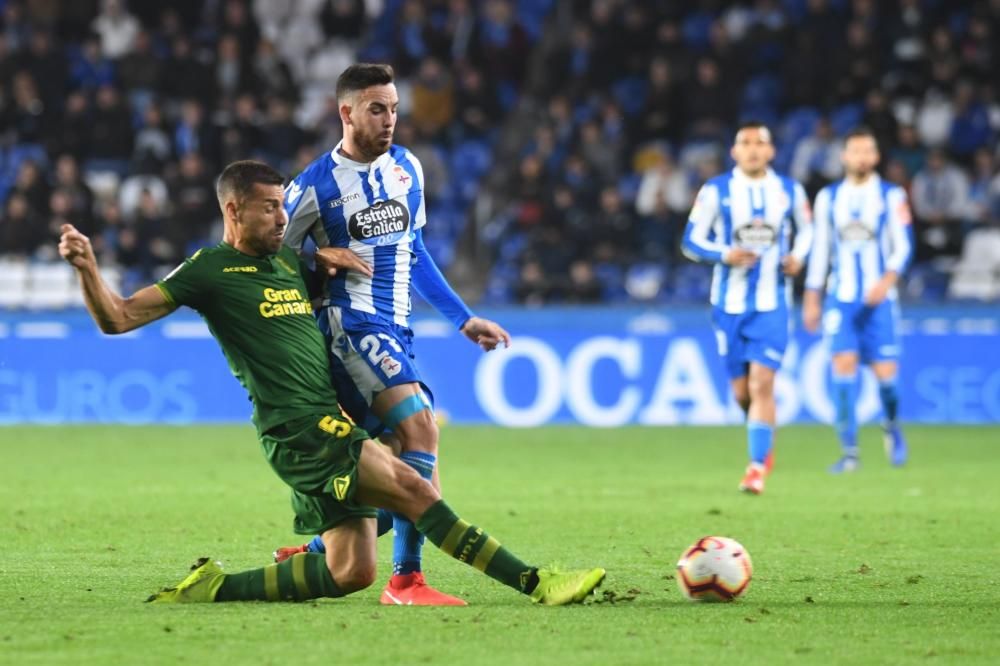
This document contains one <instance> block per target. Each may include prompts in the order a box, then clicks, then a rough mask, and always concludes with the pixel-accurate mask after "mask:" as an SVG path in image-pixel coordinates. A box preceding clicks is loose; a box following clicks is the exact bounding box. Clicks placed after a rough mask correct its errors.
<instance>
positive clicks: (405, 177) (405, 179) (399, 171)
mask: <svg viewBox="0 0 1000 666" xmlns="http://www.w3.org/2000/svg"><path fill="white" fill-rule="evenodd" d="M392 170H393V172H394V173H395V174H396V176H397V177H398V178H399V182H401V183H402V184H403V185H407V184H409V182H410V174H408V173H406V169H404V168H403V167H401V166H399V165H398V164H397V165H396V166H394V167H392Z"/></svg>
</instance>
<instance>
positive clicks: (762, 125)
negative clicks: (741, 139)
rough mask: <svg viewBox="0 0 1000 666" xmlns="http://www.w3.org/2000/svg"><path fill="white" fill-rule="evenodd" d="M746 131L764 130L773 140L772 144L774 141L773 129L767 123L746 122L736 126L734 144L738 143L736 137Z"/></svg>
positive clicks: (758, 121) (757, 121)
mask: <svg viewBox="0 0 1000 666" xmlns="http://www.w3.org/2000/svg"><path fill="white" fill-rule="evenodd" d="M745 129H755V130H764V131H766V132H767V136H768V137H769V138H770V139H771V141H772V143H773V141H774V135H773V134H772V133H771V128H770V127H768V126H767V123H765V122H762V121H760V120H744V121H743V122H741V123H740V124H739V125H737V126H736V132H734V133H733V141H734V142H735V141H736V137H738V136H739V135H740V132H742V131H743V130H745Z"/></svg>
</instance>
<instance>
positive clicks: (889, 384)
mask: <svg viewBox="0 0 1000 666" xmlns="http://www.w3.org/2000/svg"><path fill="white" fill-rule="evenodd" d="M841 159H842V161H843V163H844V172H845V177H844V180H842V181H840V182H838V183H833V184H831V185H828V186H827V187H825V188H823V189H822V190H820V192H819V194H818V195H817V196H816V225H815V229H816V231H815V239H814V243H813V250H812V255H811V257H810V259H809V269H808V271H807V275H806V293H805V297H804V301H803V312H802V316H803V323H804V325H805V327H806V329H807V330H809V331H816V330H817V329H818V328H819V325H820V313H821V310H822V311H823V314H822V320H823V329H824V334H825V335H826V336H827V337H828V338H829V339H830V347H831V352H832V353H833V395H834V403H835V405H836V426H837V434H838V435H839V436H840V443H841V447H842V448H843V455H842V456H841V458H840V460H838V461H837V462H836V463H835V464H834V465H833V467H831V468H830V471H832V472H834V473H841V472H851V471H854V470H855V469H857V467H858V425H857V416H856V408H855V403H856V402H857V378H858V360H859V359H860V360H861V361H863V362H865V363H867V364H869V365H870V366H871V368H872V370H873V371H874V372H875V376H876V377H877V378H878V382H879V395H880V396H881V398H882V409H883V411H884V416H885V420H884V422H883V431H884V443H885V448H886V454H887V455H888V456H889V460H890V461H891V462H892V464H893V465H903V464H904V463H905V462H906V457H907V450H906V442H905V440H904V439H903V433H902V431H901V430H900V427H899V422H898V420H897V417H898V412H899V397H898V395H899V394H898V391H897V388H896V377H897V374H898V359H899V352H900V348H899V339H898V337H897V332H896V328H897V319H898V304H897V301H896V282H897V281H898V280H899V276H900V274H901V273H902V271H903V269H904V267H905V266H906V263H907V262H908V261H909V259H910V256H911V253H912V243H911V242H910V209H909V206H908V204H907V201H906V192H905V191H904V190H903V188H902V187H900V186H898V185H895V184H893V183H889V182H886V181H884V180H882V179H881V178H880V177H879V175H878V173H877V172H876V171H875V167H876V166H878V162H879V152H878V145H877V143H876V142H875V136H874V134H872V132H871V131H870V130H868V129H858V130H855V131H853V132H851V133H850V134H848V135H847V137H846V139H845V142H844V150H843V154H842V156H841ZM824 288H825V290H826V293H827V296H826V304H825V306H821V302H820V299H821V298H822V296H821V292H822V291H823V290H824Z"/></svg>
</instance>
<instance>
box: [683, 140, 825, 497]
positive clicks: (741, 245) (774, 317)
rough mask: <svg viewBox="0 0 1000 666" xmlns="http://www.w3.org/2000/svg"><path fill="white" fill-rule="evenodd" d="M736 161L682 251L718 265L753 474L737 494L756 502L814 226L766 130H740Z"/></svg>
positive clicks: (708, 188)
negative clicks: (777, 168) (795, 289)
mask: <svg viewBox="0 0 1000 666" xmlns="http://www.w3.org/2000/svg"><path fill="white" fill-rule="evenodd" d="M730 154H731V155H732V158H733V160H734V161H735V162H736V167H735V168H734V169H733V170H732V171H730V172H728V173H724V174H721V175H719V176H716V177H714V178H711V179H709V180H708V181H707V182H706V183H705V184H704V185H703V186H702V188H701V190H700V191H699V192H698V196H697V198H696V199H695V204H694V207H693V208H692V209H691V214H690V219H689V220H688V226H687V229H686V230H685V233H684V241H683V245H682V248H683V251H684V254H686V255H687V256H688V257H689V258H691V259H693V260H695V261H704V262H710V263H714V264H715V271H714V274H713V277H712V295H711V301H712V306H713V309H712V323H713V325H714V327H715V333H716V339H717V341H718V348H719V355H720V356H721V357H722V359H723V361H724V362H725V364H726V370H727V371H728V374H729V378H730V383H731V386H732V389H733V394H734V396H735V398H736V402H737V403H739V405H740V407H741V408H742V409H743V411H744V412H746V415H747V444H748V449H749V455H750V464H749V466H748V467H747V470H746V474H745V476H744V477H743V481H742V482H741V483H740V490H743V491H746V492H751V493H754V494H760V493H761V492H763V490H764V477H765V476H766V474H767V473H768V472H769V471H770V463H771V459H772V458H771V447H772V444H773V441H774V427H775V404H774V376H775V373H776V372H777V370H778V368H779V367H780V366H781V360H782V358H783V357H784V354H785V347H786V346H787V344H788V329H789V322H790V320H789V308H790V305H791V298H792V281H791V279H790V277H792V276H795V275H797V274H798V273H799V271H801V270H802V267H803V264H804V262H805V260H806V256H807V255H808V254H809V247H810V242H811V239H812V224H811V216H810V212H809V201H808V198H807V197H806V193H805V190H804V189H803V188H802V186H801V185H800V184H799V183H797V182H795V181H794V180H792V179H791V178H788V177H787V176H781V175H778V174H777V173H775V172H774V171H772V170H771V168H770V166H769V165H770V162H771V160H772V159H773V158H774V145H773V143H772V142H771V133H770V131H768V129H767V127H766V126H764V125H763V124H760V123H746V124H744V125H742V126H741V127H740V129H739V131H737V132H736V138H735V140H734V142H733V146H732V149H731V151H730ZM793 234H794V245H792V242H793V241H792V237H793Z"/></svg>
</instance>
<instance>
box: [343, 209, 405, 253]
mask: <svg viewBox="0 0 1000 666" xmlns="http://www.w3.org/2000/svg"><path fill="white" fill-rule="evenodd" d="M409 227H410V212H409V211H408V210H407V209H406V206H404V205H402V204H400V203H398V202H396V201H380V202H378V203H376V204H375V205H373V206H370V207H368V208H365V209H363V210H359V211H358V212H357V213H355V214H354V215H352V216H351V219H350V220H349V221H348V224H347V229H348V231H349V232H350V234H351V238H354V239H355V240H359V241H361V242H362V243H366V244H368V245H391V244H392V243H395V242H396V241H398V240H399V239H400V238H402V237H403V236H404V235H405V234H406V232H407V230H408V229H409Z"/></svg>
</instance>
